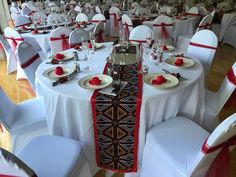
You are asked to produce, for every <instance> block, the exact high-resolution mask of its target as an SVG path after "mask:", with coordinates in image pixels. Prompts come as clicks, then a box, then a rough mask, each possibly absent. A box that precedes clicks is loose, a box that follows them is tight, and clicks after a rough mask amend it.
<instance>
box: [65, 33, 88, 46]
mask: <svg viewBox="0 0 236 177" xmlns="http://www.w3.org/2000/svg"><path fill="white" fill-rule="evenodd" d="M82 37H83V38H84V40H86V41H88V40H89V32H88V31H85V30H83V29H76V30H74V31H72V32H71V33H70V37H69V43H70V47H75V46H76V45H81V43H82Z"/></svg>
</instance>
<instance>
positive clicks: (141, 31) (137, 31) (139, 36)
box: [129, 25, 152, 44]
mask: <svg viewBox="0 0 236 177" xmlns="http://www.w3.org/2000/svg"><path fill="white" fill-rule="evenodd" d="M147 33H152V30H151V29H150V28H149V27H147V26H145V25H140V26H137V27H135V28H134V29H133V30H132V31H131V33H130V35H129V41H130V42H131V43H134V44H137V43H146V35H147Z"/></svg>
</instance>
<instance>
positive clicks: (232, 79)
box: [227, 68, 236, 85]
mask: <svg viewBox="0 0 236 177" xmlns="http://www.w3.org/2000/svg"><path fill="white" fill-rule="evenodd" d="M227 78H228V79H229V81H230V82H231V83H232V84H234V85H236V76H235V73H234V70H233V68H230V69H229V71H228V72H227Z"/></svg>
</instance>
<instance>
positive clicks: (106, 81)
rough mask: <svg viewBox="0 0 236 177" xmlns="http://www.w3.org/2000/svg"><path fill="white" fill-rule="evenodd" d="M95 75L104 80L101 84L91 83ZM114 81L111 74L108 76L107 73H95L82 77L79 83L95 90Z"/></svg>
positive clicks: (83, 86)
mask: <svg viewBox="0 0 236 177" xmlns="http://www.w3.org/2000/svg"><path fill="white" fill-rule="evenodd" d="M93 77H99V79H101V80H102V82H101V84H100V85H91V84H89V81H90V80H91V79H92V78H93ZM112 81H113V79H112V77H111V76H108V75H105V74H93V75H88V76H85V77H83V78H82V79H80V80H79V82H78V84H79V86H80V87H82V88H85V89H91V90H95V89H102V88H105V87H107V86H109V85H110V84H111V83H112Z"/></svg>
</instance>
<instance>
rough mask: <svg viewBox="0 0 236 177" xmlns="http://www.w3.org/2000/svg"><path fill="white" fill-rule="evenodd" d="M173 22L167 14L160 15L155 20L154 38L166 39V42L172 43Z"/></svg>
mask: <svg viewBox="0 0 236 177" xmlns="http://www.w3.org/2000/svg"><path fill="white" fill-rule="evenodd" d="M172 31H173V22H172V20H171V18H170V17H168V16H165V15H160V16H158V17H157V18H156V19H155V20H154V22H153V33H154V40H155V41H157V40H159V39H163V40H165V43H167V44H172V37H171V35H172Z"/></svg>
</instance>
